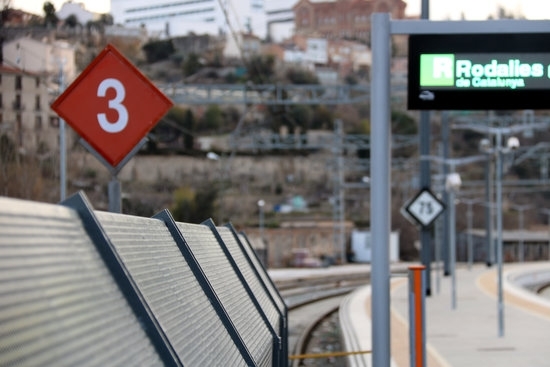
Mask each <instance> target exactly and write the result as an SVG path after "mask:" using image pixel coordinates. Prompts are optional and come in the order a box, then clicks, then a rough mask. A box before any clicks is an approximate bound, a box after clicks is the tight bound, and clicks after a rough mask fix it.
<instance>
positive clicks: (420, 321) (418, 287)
mask: <svg viewBox="0 0 550 367" xmlns="http://www.w3.org/2000/svg"><path fill="white" fill-rule="evenodd" d="M425 269H426V267H425V266H424V265H412V266H409V340H410V357H411V367H426V338H425V335H426V334H425V329H426V324H425V289H424V288H425V284H426V283H425V279H424V276H425V273H424V270H425Z"/></svg>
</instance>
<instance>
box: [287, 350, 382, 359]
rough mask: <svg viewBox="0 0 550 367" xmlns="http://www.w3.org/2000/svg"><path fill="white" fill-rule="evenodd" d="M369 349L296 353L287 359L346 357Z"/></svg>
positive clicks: (365, 352) (367, 352)
mask: <svg viewBox="0 0 550 367" xmlns="http://www.w3.org/2000/svg"><path fill="white" fill-rule="evenodd" d="M369 353H372V351H370V350H360V351H356V352H327V353H315V354H297V355H293V356H289V357H288V359H313V358H330V357H346V356H353V355H357V354H369Z"/></svg>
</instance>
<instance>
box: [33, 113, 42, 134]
mask: <svg viewBox="0 0 550 367" xmlns="http://www.w3.org/2000/svg"><path fill="white" fill-rule="evenodd" d="M34 129H35V130H36V131H40V130H42V116H36V117H35V119H34Z"/></svg>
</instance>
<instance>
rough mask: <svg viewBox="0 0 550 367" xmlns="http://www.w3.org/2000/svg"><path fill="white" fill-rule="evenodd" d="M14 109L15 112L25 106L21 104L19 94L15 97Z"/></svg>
mask: <svg viewBox="0 0 550 367" xmlns="http://www.w3.org/2000/svg"><path fill="white" fill-rule="evenodd" d="M13 109H14V110H21V109H23V105H22V104H21V95H19V94H17V95H16V96H15V101H13Z"/></svg>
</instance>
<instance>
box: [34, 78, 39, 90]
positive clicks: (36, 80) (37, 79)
mask: <svg viewBox="0 0 550 367" xmlns="http://www.w3.org/2000/svg"><path fill="white" fill-rule="evenodd" d="M34 82H35V83H36V84H35V85H36V88H38V87H40V78H39V77H36V79H34Z"/></svg>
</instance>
